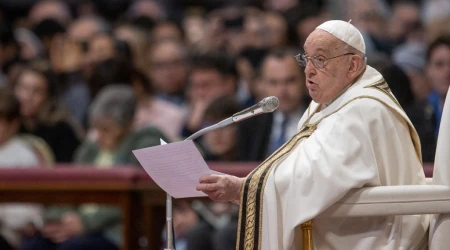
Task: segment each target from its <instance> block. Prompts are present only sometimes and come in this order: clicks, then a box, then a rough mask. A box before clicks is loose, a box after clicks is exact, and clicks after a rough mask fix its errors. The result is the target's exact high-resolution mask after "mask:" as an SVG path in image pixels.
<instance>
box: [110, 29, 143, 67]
mask: <svg viewBox="0 0 450 250" xmlns="http://www.w3.org/2000/svg"><path fill="white" fill-rule="evenodd" d="M114 37H115V38H116V39H117V40H119V41H124V42H125V43H127V44H128V45H129V46H130V50H131V58H132V59H133V65H134V67H136V68H137V69H139V70H141V71H142V72H145V73H147V72H148V60H147V58H146V57H145V56H142V55H146V54H147V51H148V47H149V41H150V35H149V32H147V31H146V30H145V29H144V28H140V27H139V26H136V25H134V24H133V23H131V22H125V23H120V24H119V25H118V26H117V27H116V28H115V29H114Z"/></svg>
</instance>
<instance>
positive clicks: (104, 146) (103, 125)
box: [92, 117, 128, 151]
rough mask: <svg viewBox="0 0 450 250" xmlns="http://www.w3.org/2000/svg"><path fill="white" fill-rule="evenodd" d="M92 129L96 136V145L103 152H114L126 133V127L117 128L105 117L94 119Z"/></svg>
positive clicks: (117, 126) (116, 125)
mask: <svg viewBox="0 0 450 250" xmlns="http://www.w3.org/2000/svg"><path fill="white" fill-rule="evenodd" d="M92 127H93V129H94V131H95V132H96V135H97V143H98V145H99V147H100V149H101V150H104V151H114V150H115V149H116V148H117V147H118V146H119V145H120V143H121V142H122V140H123V138H124V137H125V136H126V135H127V133H128V127H123V126H119V125H118V124H117V123H116V122H114V121H113V120H111V119H109V118H106V117H97V118H95V119H94V120H93V121H92Z"/></svg>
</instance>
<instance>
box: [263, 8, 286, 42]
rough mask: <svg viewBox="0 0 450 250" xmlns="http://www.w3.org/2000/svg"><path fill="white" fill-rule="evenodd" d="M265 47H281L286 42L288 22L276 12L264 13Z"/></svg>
mask: <svg viewBox="0 0 450 250" xmlns="http://www.w3.org/2000/svg"><path fill="white" fill-rule="evenodd" d="M264 21H265V30H266V36H267V47H268V48H269V49H276V48H282V47H284V46H287V43H288V24H287V20H286V18H285V17H283V16H282V15H281V14H280V13H277V12H268V13H265V14H264Z"/></svg>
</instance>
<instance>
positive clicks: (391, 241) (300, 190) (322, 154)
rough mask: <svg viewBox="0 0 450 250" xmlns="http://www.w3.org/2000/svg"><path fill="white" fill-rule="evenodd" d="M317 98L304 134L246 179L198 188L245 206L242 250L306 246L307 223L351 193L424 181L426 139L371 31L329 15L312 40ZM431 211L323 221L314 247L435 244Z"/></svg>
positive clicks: (207, 180) (302, 125)
mask: <svg viewBox="0 0 450 250" xmlns="http://www.w3.org/2000/svg"><path fill="white" fill-rule="evenodd" d="M304 49H305V54H302V55H299V56H298V57H297V59H298V61H299V63H300V64H301V65H303V66H305V67H306V68H305V74H306V85H307V87H308V90H309V94H310V95H311V97H312V99H313V101H312V102H311V104H310V106H309V108H308V110H307V111H306V112H305V114H304V115H303V117H302V118H301V119H300V122H299V130H298V133H297V134H296V135H295V136H293V137H292V138H291V139H290V140H289V141H287V142H286V143H285V144H284V145H283V146H282V147H280V148H279V149H278V150H277V151H275V152H274V153H273V154H272V155H271V156H270V157H269V158H267V160H265V161H264V162H263V163H262V164H261V165H260V166H259V167H258V168H256V169H255V170H254V171H253V172H252V173H250V174H249V175H248V176H247V177H246V178H242V179H241V178H237V177H233V176H226V175H221V176H217V175H209V176H203V177H202V178H201V179H200V183H199V184H198V187H197V189H198V190H201V191H203V192H205V193H206V194H207V195H208V196H209V197H210V198H211V199H213V200H220V201H234V202H236V203H238V202H239V203H240V204H241V207H240V217H239V229H238V240H237V249H245V250H250V249H258V250H259V249H264V250H266V249H301V241H302V239H301V233H300V230H301V227H300V225H301V224H302V223H305V222H307V221H309V220H311V219H314V218H315V217H316V216H317V215H319V214H320V213H321V212H322V211H324V210H325V209H326V208H328V207H329V206H330V205H332V204H333V203H335V202H336V201H338V200H339V199H341V198H342V197H343V196H344V195H345V194H346V193H347V192H348V191H349V190H351V189H353V188H360V187H363V186H389V185H408V184H424V183H425V177H424V173H423V171H422V167H421V152H420V142H419V140H418V136H417V133H416V132H415V130H414V127H413V126H412V125H411V122H410V121H409V119H408V117H407V116H406V115H405V113H404V112H403V110H402V109H401V107H400V105H399V104H398V102H397V101H396V99H395V97H394V96H393V95H392V93H391V92H390V89H389V86H388V85H387V83H386V82H385V81H384V79H383V77H382V75H381V74H380V73H378V72H377V71H376V70H375V69H373V68H372V67H370V66H367V65H366V64H365V44H364V40H363V38H362V35H361V33H360V32H359V31H358V30H357V29H356V28H355V27H354V26H353V25H351V24H350V23H347V22H343V21H328V22H325V23H323V24H321V25H320V26H318V27H317V28H316V30H314V31H313V32H312V33H311V34H310V35H309V37H308V38H307V40H306V42H305V45H304ZM428 223H429V218H428V216H391V217H378V218H353V219H348V218H347V219H332V220H320V219H317V220H314V227H313V231H312V232H313V239H314V249H320V250H325V249H327V250H328V249H346V250H350V249H354V250H360V249H383V250H386V249H388V250H390V249H392V250H398V249H426V245H427V238H426V231H427V228H428Z"/></svg>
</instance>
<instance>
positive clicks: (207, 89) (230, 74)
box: [182, 52, 237, 137]
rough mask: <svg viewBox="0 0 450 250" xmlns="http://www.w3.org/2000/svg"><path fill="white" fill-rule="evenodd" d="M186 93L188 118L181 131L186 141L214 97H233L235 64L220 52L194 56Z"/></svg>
mask: <svg viewBox="0 0 450 250" xmlns="http://www.w3.org/2000/svg"><path fill="white" fill-rule="evenodd" d="M191 62H192V63H191V67H192V68H191V72H190V74H189V87H188V89H187V97H188V99H189V104H188V112H187V113H188V116H187V117H188V118H187V120H186V124H185V126H184V128H183V131H182V136H183V137H188V136H190V135H191V134H193V133H194V132H197V131H198V130H199V129H200V128H201V123H202V120H203V116H204V113H205V110H206V108H207V107H208V105H209V104H210V103H211V102H212V101H213V100H214V99H215V98H217V97H219V96H223V95H235V94H236V90H237V71H236V65H235V61H234V60H233V59H232V58H231V57H229V56H227V55H226V54H223V53H220V52H206V53H198V54H195V55H194V56H193V57H192V59H191Z"/></svg>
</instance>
